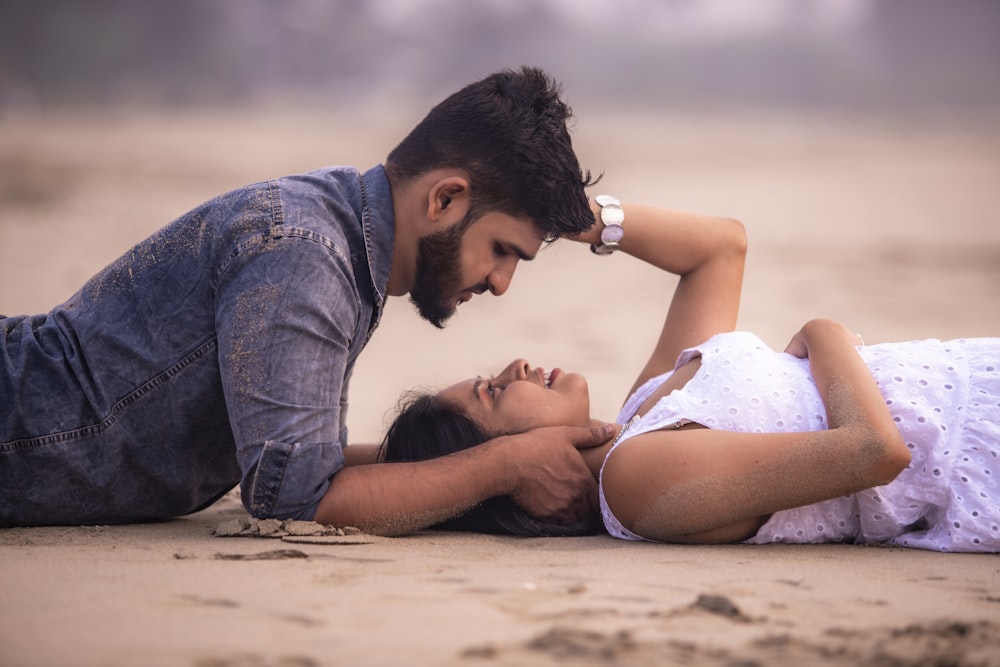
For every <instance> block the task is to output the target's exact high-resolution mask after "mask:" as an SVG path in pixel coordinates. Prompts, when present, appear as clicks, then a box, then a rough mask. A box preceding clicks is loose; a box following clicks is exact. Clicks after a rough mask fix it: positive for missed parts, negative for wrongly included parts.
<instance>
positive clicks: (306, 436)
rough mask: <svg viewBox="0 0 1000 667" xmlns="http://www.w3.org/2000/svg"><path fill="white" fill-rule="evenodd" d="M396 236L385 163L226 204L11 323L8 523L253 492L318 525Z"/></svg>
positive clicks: (181, 508)
mask: <svg viewBox="0 0 1000 667" xmlns="http://www.w3.org/2000/svg"><path fill="white" fill-rule="evenodd" d="M394 229H395V220H394V218H393V208H392V197H391V193H390V189H389V181H388V179H387V177H386V174H385V171H384V169H383V168H382V167H381V166H377V167H374V168H372V169H370V170H368V171H367V172H365V173H364V174H361V173H360V172H359V171H358V170H356V169H354V168H349V167H333V168H328V169H322V170H318V171H313V172H310V173H306V174H301V175H296V176H289V177H285V178H279V179H276V180H271V181H267V182H263V183H258V184H255V185H250V186H248V187H245V188H241V189H238V190H234V191H233V192H229V193H227V194H224V195H222V196H220V197H217V198H215V199H213V200H211V201H209V202H207V203H205V204H203V205H201V206H200V207H198V208H196V209H194V210H193V211H191V212H189V213H187V214H186V215H184V216H182V217H180V218H178V219H177V220H175V221H174V222H172V223H171V224H169V225H167V226H166V227H164V228H163V229H161V230H160V231H159V232H157V233H155V234H154V235H153V236H151V237H150V238H148V239H146V240H145V241H143V242H141V243H139V244H138V245H136V246H135V247H134V248H132V249H131V250H130V251H129V252H127V253H126V254H125V255H123V256H122V257H121V258H119V259H118V260H117V261H115V262H114V263H112V264H111V265H110V266H108V267H107V268H106V269H104V270H103V271H102V272H101V273H99V274H98V275H96V276H95V277H94V278H92V279H91V280H90V281H88V282H87V284H86V285H85V286H84V287H83V288H82V289H81V290H80V291H79V292H77V293H76V294H75V295H73V297H71V298H70V299H69V300H68V301H66V302H65V303H63V304H62V305H60V306H58V307H56V308H54V309H53V310H52V311H50V312H49V313H47V314H44V315H37V316H20V317H7V318H3V319H0V333H2V336H3V338H2V340H0V525H39V524H85V523H116V522H128V521H141V520H147V519H155V518H162V517H170V516H178V515H182V514H186V513H189V512H193V511H196V510H199V509H201V508H204V507H206V506H207V505H209V504H211V503H212V502H213V501H215V500H216V499H218V498H219V497H220V496H221V495H223V494H224V493H226V492H227V491H228V490H229V489H231V488H232V487H233V486H234V485H235V484H237V483H239V484H240V487H241V491H242V498H243V503H244V504H245V505H246V507H247V509H248V510H249V511H250V512H251V514H253V515H255V516H258V517H279V518H286V517H294V518H300V519H311V518H312V517H313V515H314V514H315V512H316V507H317V505H318V503H319V501H320V499H321V498H322V497H323V495H324V493H325V492H326V490H327V488H328V487H329V485H330V480H331V478H332V477H333V475H334V473H336V472H337V471H338V470H339V469H340V468H341V467H342V466H343V465H344V456H343V451H342V446H343V445H344V444H346V442H347V428H346V425H345V417H346V411H347V388H348V381H349V379H350V376H351V371H352V369H353V367H354V363H355V361H356V359H357V357H358V355H359V354H360V352H361V350H362V348H364V346H365V345H366V343H367V342H368V340H369V338H370V336H371V334H372V331H373V330H374V329H375V327H376V326H377V325H378V322H379V318H380V317H381V313H382V307H383V305H384V302H385V293H386V288H387V285H388V281H389V270H390V266H391V261H392V248H393V239H394Z"/></svg>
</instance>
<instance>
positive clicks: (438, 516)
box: [315, 444, 513, 535]
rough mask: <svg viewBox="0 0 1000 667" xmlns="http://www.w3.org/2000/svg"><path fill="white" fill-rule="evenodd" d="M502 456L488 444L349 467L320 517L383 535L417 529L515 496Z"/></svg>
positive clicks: (333, 485) (325, 501) (340, 475)
mask: <svg viewBox="0 0 1000 667" xmlns="http://www.w3.org/2000/svg"><path fill="white" fill-rule="evenodd" d="M502 454H503V452H502V451H500V449H499V448H498V447H496V446H493V445H492V444H486V445H483V446H480V447H473V448H471V449H468V450H465V451H462V452H458V453H456V454H452V455H450V456H445V457H442V458H438V459H432V460H429V461H420V462H416V463H377V464H374V465H354V466H349V467H345V468H343V469H341V470H340V472H338V473H337V474H336V475H335V476H334V478H333V482H332V483H331V484H330V488H329V490H328V491H327V493H326V495H325V496H324V497H323V500H321V501H320V504H319V508H318V509H317V510H316V516H315V520H316V521H317V522H319V523H323V524H329V525H334V526H356V527H358V528H361V529H363V530H365V531H366V532H370V533H373V534H378V535H402V534H406V533H412V532H414V531H417V530H420V529H421V528H426V527H427V526H430V525H433V524H435V523H438V522H440V521H444V520H445V519H449V518H451V517H453V516H456V515H458V514H460V513H462V512H464V511H465V510H467V509H469V508H470V507H472V506H474V505H476V504H477V503H479V502H482V501H483V500H486V499H487V498H491V497H493V496H498V495H506V494H509V493H510V492H511V490H512V488H513V481H512V480H511V471H510V470H509V467H508V466H507V465H506V464H505V463H504V461H503V458H502Z"/></svg>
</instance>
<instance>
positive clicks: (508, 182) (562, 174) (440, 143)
mask: <svg viewBox="0 0 1000 667" xmlns="http://www.w3.org/2000/svg"><path fill="white" fill-rule="evenodd" d="M572 115H573V113H572V111H571V110H570V108H569V106H567V105H566V103H565V102H563V101H562V99H561V98H560V89H559V86H558V84H557V83H556V82H555V81H554V80H553V79H551V78H550V77H549V76H548V75H547V74H546V73H545V72H543V71H542V70H540V69H538V68H535V67H522V68H520V69H518V70H503V71H501V72H497V73H495V74H492V75H490V76H488V77H486V78H485V79H482V80H481V81H477V82H475V83H471V84H469V85H468V86H466V87H465V88H462V89H461V90H459V91H458V92H457V93H454V94H452V95H451V96H450V97H448V98H447V99H445V100H444V101H443V102H441V103H440V104H438V105H437V106H435V107H434V108H433V109H431V111H430V112H429V113H428V114H427V116H426V117H425V118H424V119H423V120H422V121H421V122H420V123H419V124H418V125H417V126H416V127H415V128H413V130H412V131H411V132H410V133H409V134H408V135H407V136H406V138H405V139H403V141H402V142H400V144H399V145H398V146H396V148H394V149H393V150H392V152H391V153H389V156H388V158H387V159H386V164H385V167H386V171H387V172H388V174H389V177H390V178H391V179H393V180H395V181H405V180H409V179H412V178H415V177H417V176H420V175H421V174H424V173H427V172H428V171H431V170H433V169H441V168H459V169H464V170H465V171H466V172H467V173H468V174H469V181H470V184H471V188H472V192H471V204H470V216H469V219H470V220H475V219H477V218H478V217H480V216H481V215H483V214H485V213H489V212H499V213H505V214H507V215H510V216H513V217H527V218H530V219H531V220H532V221H533V222H534V224H535V226H536V227H537V228H538V230H539V231H540V232H541V233H542V236H543V238H545V239H546V240H548V241H553V240H555V239H557V238H559V237H561V236H568V235H575V234H579V233H580V232H583V231H586V230H587V229H590V227H591V226H592V225H593V224H594V216H593V213H592V212H591V210H590V206H589V204H588V202H587V195H586V194H585V193H584V188H586V187H588V186H590V185H593V184H594V183H596V182H597V181H596V180H591V176H590V172H589V171H588V172H587V173H586V176H584V174H583V173H582V172H581V170H580V164H579V162H578V161H577V157H576V154H575V153H574V152H573V145H572V142H571V140H570V136H569V128H568V127H567V122H568V120H569V119H570V118H571V117H572Z"/></svg>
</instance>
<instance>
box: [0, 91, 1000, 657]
mask: <svg viewBox="0 0 1000 667" xmlns="http://www.w3.org/2000/svg"><path fill="white" fill-rule="evenodd" d="M574 108H575V110H576V112H577V115H578V118H579V120H578V122H577V123H576V128H575V133H574V137H575V141H576V145H577V147H578V152H579V154H580V157H581V162H582V163H583V164H584V165H585V166H586V167H588V168H590V169H591V170H593V171H595V172H602V171H603V172H604V173H605V176H604V180H603V181H602V182H601V184H600V185H599V186H598V187H597V188H596V189H595V194H596V193H597V192H604V191H606V192H611V193H614V194H616V195H617V196H619V197H620V198H621V199H623V200H624V201H626V202H627V201H641V202H643V203H648V204H655V205H663V206H670V207H673V208H678V209H687V210H697V211H704V212H708V213H715V214H721V215H727V216H732V217H736V218H739V219H741V220H742V221H743V222H744V223H745V224H746V227H747V230H748V234H749V238H750V254H749V258H748V266H747V273H746V281H745V288H744V300H743V308H742V311H741V316H740V328H745V329H749V330H753V331H755V332H757V333H758V334H759V335H760V336H761V337H762V338H763V339H764V340H765V341H767V342H768V343H770V344H771V345H772V346H775V347H780V346H783V345H784V344H785V343H786V342H787V340H788V338H789V337H790V336H791V335H792V334H793V333H794V331H796V330H797V329H798V327H799V326H801V324H802V323H803V322H805V321H806V320H807V319H810V318H812V317H818V316H823V317H832V318H836V319H840V320H842V321H844V322H846V323H848V324H849V326H851V327H852V328H854V329H855V330H857V331H859V332H861V333H862V334H863V336H864V338H865V340H866V341H867V342H868V343H877V342H882V341H887V340H903V339H912V338H927V337H936V338H950V337H962V336H997V335H1000V307H998V299H997V291H998V288H1000V223H998V213H997V211H998V210H1000V189H998V188H997V182H998V181H1000V117H998V116H997V115H996V114H992V115H977V116H965V117H953V116H948V115H933V114H928V115H925V116H922V117H912V118H899V117H884V118H878V117H874V118H873V117H867V118H842V117H841V118H838V117H815V116H813V117H803V116H793V115H781V114H764V113H749V112H747V113H740V112H735V111H733V112H729V113H722V112H705V113H693V112H691V113H683V114H682V113H678V114H676V115H664V114H660V113H657V114H652V113H643V112H640V111H636V112H628V111H622V110H617V111H616V113H614V114H613V115H611V114H606V113H603V112H601V111H600V110H597V109H588V108H587V107H586V106H584V105H578V106H575V107H574ZM419 115H420V111H419V110H407V109H400V108H398V107H394V108H392V109H386V108H383V109H373V110H372V111H371V113H367V114H361V115H360V116H353V117H351V118H346V119H345V118H337V117H336V116H334V115H332V114H331V113H329V112H328V111H319V110H311V109H297V110H291V109H289V108H277V107H276V108H273V109H262V108H257V109H254V110H252V111H244V112H236V111H234V110H228V109H226V110H223V109H220V110H206V111H200V112H179V111H178V112H176V113H166V112H155V113H150V112H139V111H117V112H113V113H111V112H101V113H98V112H89V113H88V112H80V113H77V114H73V115H69V114H46V113H37V114H35V113H32V114H23V115H22V114H9V115H7V116H5V117H2V118H0V173H2V174H3V176H4V177H3V179H0V313H3V314H5V315H14V314H19V313H34V312H44V311H46V310H48V309H49V308H50V307H52V306H53V305H55V304H57V303H59V302H60V301H62V300H64V299H65V298H67V297H68V296H69V295H70V294H72V293H73V292H74V291H75V290H76V289H77V288H78V287H79V286H80V284H82V282H83V281H84V280H86V279H87V278H88V277H89V276H90V275H92V274H93V273H95V272H96V271H98V270H99V269H100V268H101V267H103V266H104V265H105V264H107V263H108V262H110V261H111V260H113V259H114V258H115V257H117V256H118V255H120V254H121V253H122V252H124V251H125V250H127V249H128V248H129V247H130V246H131V244H133V243H135V242H137V241H139V240H141V239H142V238H144V237H145V236H147V235H148V234H150V233H152V232H153V231H154V230H156V229H157V228H159V227H160V226H162V225H164V224H166V223H167V222H169V221H170V220H171V219H172V218H174V217H175V216H177V215H179V214H181V213H183V212H185V211H187V210H189V209H190V208H193V207H194V206H195V205H197V204H198V203H200V202H201V201H204V200H205V199H208V198H209V197H211V196H213V195H215V194H218V193H220V192H223V191H225V190H228V189H230V188H234V187H237V186H240V185H243V184H245V183H249V182H253V181H257V180H261V179H266V178H270V177H274V176H279V175H283V174H286V173H295V172H300V171H306V170H309V169H312V168H317V167H321V166H324V165H329V164H354V165H357V166H359V167H367V166H370V165H372V164H375V163H378V162H380V161H381V160H382V159H383V157H384V155H385V153H386V152H387V151H388V150H389V149H390V148H391V146H392V145H393V144H394V142H395V141H396V140H397V139H398V138H399V137H400V136H402V133H403V132H404V131H405V130H406V129H407V128H408V127H409V126H410V125H412V123H414V122H415V121H416V120H418V117H419ZM640 283H641V284H640ZM672 287H673V283H672V281H671V279H670V278H669V277H665V276H658V275H655V272H653V271H652V270H651V269H648V268H647V267H644V266H641V265H639V264H638V263H637V262H635V261H634V260H631V259H629V258H626V257H621V256H613V257H611V258H606V259H605V258H596V257H594V256H593V255H591V254H590V253H589V252H587V250H586V249H585V248H582V247H579V246H576V245H572V244H567V243H565V242H560V243H557V244H555V245H554V246H552V247H551V248H548V249H546V250H545V251H543V253H542V256H541V257H540V258H539V260H538V261H536V262H533V263H531V264H525V265H523V266H522V267H521V268H519V269H518V275H517V276H516V278H515V280H514V283H513V286H512V288H511V290H510V292H509V293H508V294H507V295H505V296H504V297H503V298H502V299H492V298H489V297H481V298H478V299H475V300H473V301H472V302H471V303H469V304H467V305H465V306H463V307H462V309H461V312H460V313H459V315H458V316H457V318H456V319H455V320H454V322H453V323H452V324H450V325H449V326H448V328H447V329H446V330H445V331H437V330H435V329H434V328H432V327H431V326H429V325H427V324H425V323H423V322H422V321H420V320H419V319H418V318H417V317H416V316H415V315H414V314H413V312H412V309H411V307H410V306H409V304H408V303H407V302H406V301H405V300H403V299H394V300H393V301H392V302H390V305H389V306H388V308H387V310H386V313H385V316H384V318H383V321H382V325H381V327H380V329H379V330H378V332H377V333H376V334H375V336H374V338H373V340H372V343H371V344H370V346H369V348H368V349H367V350H366V352H365V354H364V356H363V357H362V360H361V362H360V363H359V365H358V368H357V370H356V372H355V376H354V379H353V381H352V387H351V411H350V417H349V426H350V430H351V439H352V441H354V442H373V441H377V440H378V439H379V438H380V435H381V433H382V430H383V429H384V427H385V424H386V420H387V418H388V416H389V414H390V412H391V410H392V408H393V406H394V404H395V402H396V400H397V397H398V395H399V393H400V392H401V391H403V390H405V389H409V388H412V387H414V386H417V385H421V386H431V387H434V386H439V385H442V384H444V383H448V382H451V381H453V380H456V379H461V378H464V377H468V376H471V375H475V374H479V373H488V372H490V371H491V370H493V371H495V370H497V369H499V368H501V367H502V366H503V365H504V364H505V363H507V362H508V361H509V360H510V359H511V358H513V357H515V356H525V357H527V358H528V359H529V360H532V362H533V363H537V364H541V365H547V366H555V365H558V366H561V367H563V368H569V369H573V370H576V371H579V372H582V373H584V374H585V375H586V376H587V377H588V378H589V380H590V387H591V401H592V405H593V415H594V416H595V417H598V418H601V419H606V420H611V419H613V418H614V416H615V412H616V409H617V407H618V406H619V405H620V403H621V401H622V399H623V398H624V394H625V391H626V390H627V389H628V387H629V386H630V385H631V383H632V381H633V379H634V374H635V372H636V371H637V370H638V368H639V367H640V366H641V364H642V363H643V361H644V359H645V355H646V353H647V352H648V350H649V349H650V348H651V346H652V343H653V340H654V338H655V336H656V334H657V331H658V328H659V325H660V322H661V320H662V315H663V310H664V306H665V301H666V299H668V298H669V294H670V292H671V289H672ZM647 306H648V307H647ZM622 340H625V341H627V342H625V343H622V342H621V341H622ZM245 517H246V513H245V512H244V510H243V508H242V505H241V504H240V503H239V500H238V498H237V497H235V496H234V495H229V496H227V497H225V498H224V499H223V500H221V501H220V502H219V503H217V504H216V505H214V506H213V507H211V508H209V509H207V510H205V511H203V512H201V513H198V514H195V515H192V516H188V517H182V518H178V519H175V520H171V521H164V522H161V523H151V524H144V525H135V526H85V527H48V528H17V529H8V530H0V563H2V564H3V566H2V567H0V665H3V666H4V667H7V666H11V667H14V666H17V667H35V666H38V667H47V666H64V665H78V666H84V667H89V666H94V667H97V666H101V667H128V666H133V665H143V666H151V667H160V666H162V667H173V666H192V667H264V666H282V667H307V666H314V665H315V666H321V665H341V664H352V665H408V664H409V665H455V666H457V665H462V666H464V667H480V666H481V667H492V666H507V665H563V664H574V665H575V664H580V665H612V664H615V665H617V664H621V665H639V664H643V665H645V664H656V665H673V664H676V665H719V666H722V665H727V666H729V665H745V666H750V665H761V666H764V665H820V664H822V665H845V666H847V665H851V666H855V665H867V666H872V667H875V666H878V667H896V666H917V665H950V666H956V667H957V666H961V667H972V666H978V665H1000V557H998V556H995V555H985V556H984V555H962V554H940V553H930V552H921V551H913V550H905V549H899V548H884V547H863V546H850V545H816V546H769V547H760V546H739V545H727V546H715V547H687V546H684V547H681V546H667V545H654V544H636V543H625V542H621V541H616V540H613V539H611V538H610V537H607V536H598V537H588V538H563V539H515V538H505V537H495V536H485V535H467V534H452V533H445V532H439V531H424V532H421V533H419V534H416V535H412V536H408V537H400V538H380V537H373V536H366V535H344V536H336V535H334V536H311V537H310V536H295V535H287V536H285V537H266V536H256V537H219V536H216V535H215V534H214V531H215V530H216V529H217V528H218V527H219V526H220V525H221V524H225V523H226V522H232V521H233V520H242V519H245Z"/></svg>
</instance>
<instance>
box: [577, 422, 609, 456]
mask: <svg viewBox="0 0 1000 667" xmlns="http://www.w3.org/2000/svg"><path fill="white" fill-rule="evenodd" d="M614 434H615V425H614V424H605V423H603V422H599V421H593V422H591V424H590V427H589V428H578V429H577V432H576V434H574V435H573V437H572V440H573V445H574V446H575V447H576V448H577V449H590V448H591V447H600V446H601V445H603V444H604V443H606V442H607V441H608V440H610V439H611V438H612V436H614Z"/></svg>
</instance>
